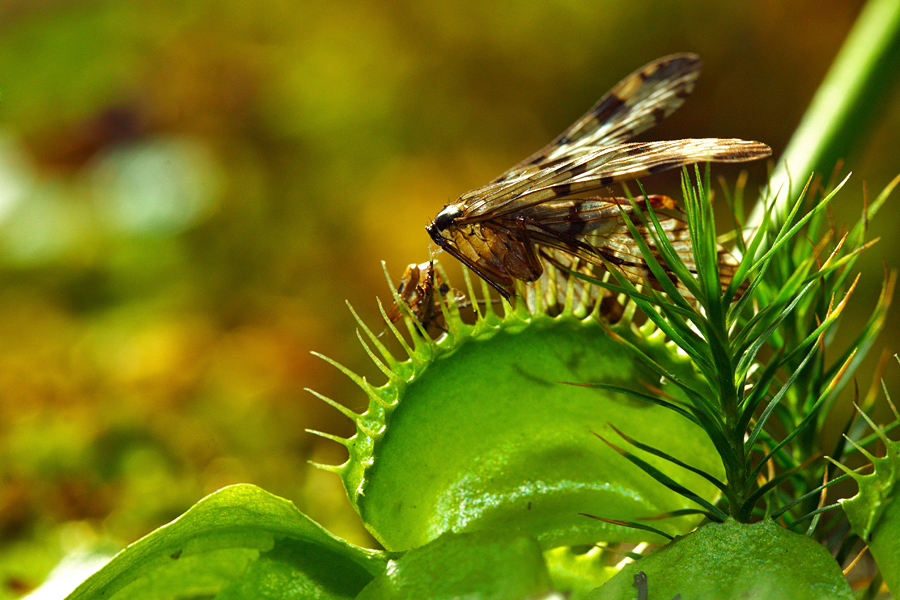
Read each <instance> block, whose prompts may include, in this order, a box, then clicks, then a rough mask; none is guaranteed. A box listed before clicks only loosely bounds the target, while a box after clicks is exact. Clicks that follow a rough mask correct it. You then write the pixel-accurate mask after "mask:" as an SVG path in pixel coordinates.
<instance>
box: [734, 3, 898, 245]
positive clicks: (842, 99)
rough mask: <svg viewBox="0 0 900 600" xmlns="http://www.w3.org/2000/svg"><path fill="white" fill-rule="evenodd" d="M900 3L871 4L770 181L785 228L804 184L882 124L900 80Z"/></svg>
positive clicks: (753, 224)
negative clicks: (885, 108) (889, 97)
mask: <svg viewBox="0 0 900 600" xmlns="http://www.w3.org/2000/svg"><path fill="white" fill-rule="evenodd" d="M897 48H900V2H897V0H869V2H867V3H866V6H865V8H864V9H863V11H862V13H861V14H860V15H859V18H858V19H857V21H856V24H855V25H854V27H853V29H852V30H851V31H850V34H849V35H848V37H847V40H846V41H845V42H844V45H843V46H842V48H841V52H840V54H839V55H838V56H837V58H836V59H835V61H834V63H833V64H832V66H831V69H830V70H829V71H828V74H827V75H826V76H825V80H824V82H823V83H822V85H821V86H820V87H819V90H818V91H817V92H816V95H815V97H814V98H813V101H812V104H810V107H809V109H808V110H807V111H806V114H805V115H804V117H803V120H802V121H801V122H800V126H799V127H798V128H797V131H796V133H794V136H793V137H792V138H791V141H790V143H789V144H788V147H787V149H786V150H785V151H784V154H783V155H782V156H781V158H780V159H779V161H778V163H777V165H776V166H775V170H774V171H773V173H772V176H771V177H770V178H769V184H768V189H769V194H770V195H773V196H774V197H775V201H774V202H775V211H774V218H775V220H776V223H780V222H782V220H783V217H784V215H785V213H786V206H787V204H788V202H789V199H790V198H792V197H794V196H796V190H797V185H798V183H799V182H803V181H806V178H807V177H809V175H810V173H813V172H818V173H830V172H831V171H832V170H833V168H834V165H835V163H836V161H837V160H839V159H841V158H844V157H846V156H847V154H848V152H849V151H850V149H851V147H852V146H853V145H854V144H855V143H860V142H861V141H862V140H865V139H867V136H866V135H865V132H866V130H867V129H869V128H871V127H872V126H873V125H874V123H875V122H876V121H877V118H878V114H879V111H878V110H877V108H878V107H879V106H881V105H883V104H884V102H885V96H886V95H887V94H889V93H890V92H891V91H892V90H894V89H896V85H895V83H896V81H897V80H898V78H900V52H898V51H897ZM764 212H765V209H764V207H763V206H762V204H760V205H758V206H757V207H756V209H755V210H754V212H753V214H752V215H751V216H750V219H749V221H748V223H747V228H746V231H749V232H752V231H754V230H755V229H756V228H757V227H758V226H759V224H760V223H761V222H762V220H763V218H764Z"/></svg>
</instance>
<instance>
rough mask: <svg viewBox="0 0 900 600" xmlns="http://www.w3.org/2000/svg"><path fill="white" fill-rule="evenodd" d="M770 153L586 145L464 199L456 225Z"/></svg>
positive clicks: (692, 145) (699, 145)
mask: <svg viewBox="0 0 900 600" xmlns="http://www.w3.org/2000/svg"><path fill="white" fill-rule="evenodd" d="M771 153H772V150H771V149H770V148H769V147H768V146H767V145H765V144H763V143H760V142H751V141H746V140H738V139H720V138H700V139H686V140H670V141H663V142H630V143H623V144H615V145H613V146H599V147H598V146H591V147H589V151H588V152H586V153H584V154H579V155H578V156H575V157H569V158H567V159H565V160H562V159H559V160H556V161H553V162H552V163H548V164H546V165H544V166H542V168H540V169H539V170H538V171H536V172H534V173H528V174H522V175H515V176H511V178H509V179H507V180H503V181H499V182H495V183H491V184H488V185H486V186H484V187H481V188H478V189H476V190H473V191H471V192H469V193H467V194H464V195H463V196H461V197H460V199H459V201H458V202H460V203H461V204H462V205H463V206H465V207H466V208H465V210H464V212H463V215H462V218H460V219H458V220H457V221H458V222H460V223H466V222H479V221H486V220H489V219H494V218H497V217H501V216H504V215H508V214H510V213H518V212H521V211H524V210H526V209H528V208H530V207H533V206H536V205H539V204H543V203H546V202H550V201H553V200H556V199H564V198H568V197H571V196H574V195H577V194H582V193H587V192H591V191H596V190H600V189H603V188H605V187H607V186H610V185H612V184H615V183H620V182H625V181H631V180H633V179H637V178H639V177H645V176H648V175H653V174H656V173H659V172H662V171H666V170H668V169H677V168H680V167H683V166H686V165H691V164H694V163H700V162H744V161H749V160H756V159H758V158H764V157H766V156H769V155H770V154H771Z"/></svg>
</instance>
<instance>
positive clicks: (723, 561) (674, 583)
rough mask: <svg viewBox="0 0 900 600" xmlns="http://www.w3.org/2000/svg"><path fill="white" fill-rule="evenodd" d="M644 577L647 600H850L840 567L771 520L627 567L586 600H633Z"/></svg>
mask: <svg viewBox="0 0 900 600" xmlns="http://www.w3.org/2000/svg"><path fill="white" fill-rule="evenodd" d="M640 573H644V574H645V575H646V592H647V593H648V595H647V596H645V597H648V598H652V599H660V600H663V599H664V600H671V599H672V598H674V597H676V595H678V594H680V595H681V596H680V597H681V598H684V599H688V598H690V599H691V600H733V599H735V598H753V599H759V600H842V599H843V600H851V599H852V598H853V594H852V593H851V591H850V586H849V585H848V584H847V581H846V579H844V576H843V573H842V572H841V568H840V566H839V565H838V564H837V562H835V560H834V559H833V558H832V557H831V555H830V554H829V553H828V551H827V550H825V548H823V547H822V546H820V545H819V544H818V543H817V542H815V541H814V540H812V539H810V538H808V537H806V536H804V535H800V534H797V533H793V532H791V531H788V530H787V529H784V528H783V527H780V526H779V525H777V524H776V523H775V522H774V521H772V520H771V519H766V520H764V521H760V522H758V523H754V524H752V525H747V524H743V523H738V522H737V521H735V520H733V519H729V520H728V521H726V522H724V523H707V524H706V525H704V526H703V527H701V528H699V529H698V530H697V531H695V532H693V533H691V534H689V535H687V536H685V537H683V538H680V539H678V540H676V541H674V542H672V543H671V544H668V545H666V546H663V547H662V548H659V549H658V550H655V551H654V552H651V553H650V554H649V555H647V556H645V557H644V558H642V559H641V560H639V561H637V562H634V563H631V564H629V565H628V566H626V567H625V568H624V569H622V570H621V571H620V572H619V573H618V574H617V575H616V576H615V577H613V578H612V579H610V580H609V581H608V582H607V583H605V584H604V585H602V586H601V587H599V588H598V589H596V590H595V591H593V592H592V593H591V594H589V595H588V596H587V600H620V599H621V600H625V599H628V600H631V599H632V598H635V597H640V596H639V593H638V591H637V590H636V589H635V588H634V587H633V586H634V583H635V575H638V574H640Z"/></svg>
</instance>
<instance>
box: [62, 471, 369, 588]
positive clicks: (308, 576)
mask: <svg viewBox="0 0 900 600" xmlns="http://www.w3.org/2000/svg"><path fill="white" fill-rule="evenodd" d="M385 563H386V558H385V557H384V556H383V555H382V554H381V553H379V552H374V551H371V550H364V549H362V548H358V547H356V546H353V545H352V544H349V543H348V542H345V541H343V540H340V539H338V538H335V537H334V536H332V535H331V534H330V533H328V532H327V531H325V530H324V529H322V527H320V526H319V525H317V524H316V523H315V522H313V521H312V520H310V519H309V518H308V517H306V516H305V515H303V513H301V512H300V511H298V510H297V508H296V507H295V506H294V505H293V504H292V503H291V502H289V501H288V500H284V499H282V498H278V497H276V496H273V495H271V494H269V493H267V492H265V491H263V490H261V489H259V488H257V487H255V486H252V485H235V486H231V487H227V488H224V489H222V490H220V491H218V492H216V493H214V494H211V495H210V496H207V497H206V498H204V499H203V500H201V501H200V502H198V503H197V504H195V505H194V506H193V507H191V509H190V510H188V511H187V512H186V513H184V514H183V515H182V516H181V517H179V518H178V519H176V520H175V521H173V522H171V523H169V524H168V525H166V526H164V527H161V528H159V529H157V530H156V531H154V532H153V533H151V534H149V535H147V536H146V537H144V538H142V539H141V540H139V541H137V542H135V543H134V544H132V545H130V546H128V547H127V548H125V550H123V551H122V552H120V553H119V554H118V555H116V556H115V557H114V558H113V559H112V561H110V562H109V564H107V565H106V566H105V567H103V568H102V569H100V570H99V571H98V572H97V573H95V574H94V575H92V576H91V577H90V578H88V579H87V580H86V581H85V582H84V583H83V584H81V585H80V586H79V587H78V588H77V589H76V590H75V591H74V592H73V593H72V594H71V595H70V596H69V600H89V599H99V598H102V599H104V600H113V599H122V600H124V599H128V600H142V599H154V600H156V599H162V598H167V599H168V598H171V599H175V598H204V597H210V598H211V597H213V596H215V597H216V598H219V599H238V598H272V599H274V598H318V599H321V600H332V599H335V600H336V599H340V598H353V597H355V596H356V595H357V594H358V593H359V591H360V590H361V589H362V588H363V587H364V586H365V585H366V584H367V583H369V581H371V580H372V578H373V577H374V576H375V575H376V574H378V573H381V572H382V571H383V570H384V565H385Z"/></svg>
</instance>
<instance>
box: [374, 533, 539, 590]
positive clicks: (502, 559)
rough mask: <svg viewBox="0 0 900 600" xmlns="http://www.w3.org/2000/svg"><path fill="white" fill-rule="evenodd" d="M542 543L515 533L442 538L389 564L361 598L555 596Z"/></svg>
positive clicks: (470, 534) (449, 535) (446, 536)
mask: <svg viewBox="0 0 900 600" xmlns="http://www.w3.org/2000/svg"><path fill="white" fill-rule="evenodd" d="M551 591H552V590H551V583H550V576H549V575H548V574H547V566H546V564H545V563H544V558H543V555H542V554H541V547H540V544H538V543H537V540H535V539H534V538H530V537H519V536H515V535H514V534H505V535H504V534H497V533H495V532H491V533H463V534H444V535H442V536H441V537H439V538H438V539H436V540H435V541H433V542H431V543H429V544H427V545H426V546H423V547H421V548H416V549H415V550H410V551H409V552H407V553H406V554H404V555H403V556H402V557H400V558H399V559H398V560H396V561H391V562H390V563H389V564H388V567H387V569H386V570H385V572H384V573H383V574H381V575H379V576H378V577H376V578H375V579H374V580H373V581H372V583H370V584H369V585H368V586H366V588H365V589H364V590H363V591H362V593H360V595H359V596H357V600H388V599H391V600H438V599H447V600H450V599H452V598H471V599H473V600H474V599H476V598H477V599H479V600H522V599H524V598H535V599H536V598H540V597H544V596H546V595H548V594H549V593H550V592H551Z"/></svg>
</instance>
